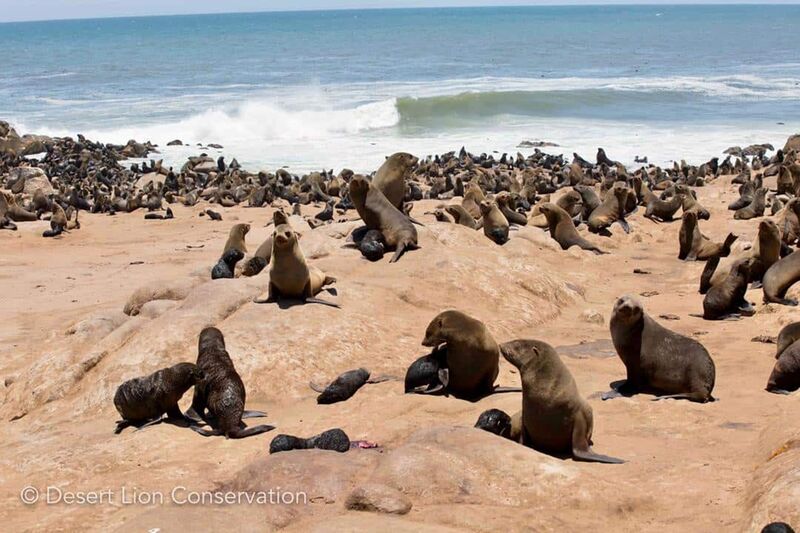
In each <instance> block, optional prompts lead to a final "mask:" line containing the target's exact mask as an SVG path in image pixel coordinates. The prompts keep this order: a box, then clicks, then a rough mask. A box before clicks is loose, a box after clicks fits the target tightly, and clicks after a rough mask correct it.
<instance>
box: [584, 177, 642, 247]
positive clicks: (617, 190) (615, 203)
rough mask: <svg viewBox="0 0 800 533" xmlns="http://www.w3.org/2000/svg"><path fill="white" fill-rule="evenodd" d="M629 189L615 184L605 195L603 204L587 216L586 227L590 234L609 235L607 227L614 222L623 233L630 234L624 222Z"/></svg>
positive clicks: (626, 223) (628, 227)
mask: <svg viewBox="0 0 800 533" xmlns="http://www.w3.org/2000/svg"><path fill="white" fill-rule="evenodd" d="M628 192H629V189H628V187H627V186H625V185H623V184H620V183H618V184H615V185H614V187H612V189H611V190H610V191H609V192H608V194H606V197H605V199H604V200H603V203H601V204H600V205H599V206H598V207H597V209H595V210H594V211H592V214H591V215H589V220H588V221H587V223H586V224H587V225H588V226H589V231H591V232H592V233H599V234H601V235H610V234H611V233H610V232H609V231H608V227H609V226H611V224H613V223H614V222H619V225H620V226H622V229H623V230H624V231H625V233H630V231H631V228H630V226H629V225H628V222H627V221H626V220H625V205H626V203H627V201H628Z"/></svg>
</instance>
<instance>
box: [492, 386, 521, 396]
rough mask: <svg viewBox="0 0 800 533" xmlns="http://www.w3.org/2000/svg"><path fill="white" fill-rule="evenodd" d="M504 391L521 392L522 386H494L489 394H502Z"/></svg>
mask: <svg viewBox="0 0 800 533" xmlns="http://www.w3.org/2000/svg"><path fill="white" fill-rule="evenodd" d="M505 392H522V387H497V386H496V387H494V388H493V389H492V392H491V394H503V393H505Z"/></svg>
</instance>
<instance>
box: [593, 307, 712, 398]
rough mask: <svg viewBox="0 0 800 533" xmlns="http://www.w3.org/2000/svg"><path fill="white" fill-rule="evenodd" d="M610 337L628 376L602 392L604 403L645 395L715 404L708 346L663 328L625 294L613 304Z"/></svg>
mask: <svg viewBox="0 0 800 533" xmlns="http://www.w3.org/2000/svg"><path fill="white" fill-rule="evenodd" d="M611 338H612V340H613V342H614V347H615V348H616V350H617V354H618V355H619V357H620V359H622V362H623V364H624V365H625V368H626V370H627V377H626V379H625V381H624V382H623V383H622V384H618V385H616V386H615V387H614V388H615V391H616V392H611V393H606V394H604V395H603V399H604V400H607V399H609V398H614V397H616V396H620V395H623V396H631V395H633V394H637V393H641V392H645V393H647V392H649V393H653V394H656V395H659V397H660V398H679V399H687V400H691V401H694V402H708V401H710V400H713V398H712V396H711V392H712V391H713V389H714V379H715V368H714V361H713V360H712V359H711V356H710V355H709V354H708V351H707V350H706V349H705V347H704V346H703V345H702V344H700V343H699V342H697V341H695V340H694V339H690V338H689V337H684V336H683V335H679V334H678V333H675V332H674V331H670V330H668V329H667V328H665V327H663V326H662V325H660V324H659V323H658V322H656V321H655V320H653V319H652V318H650V316H649V315H648V314H647V313H645V311H644V308H643V307H642V304H641V303H639V301H638V300H636V299H635V298H633V297H631V296H623V297H622V298H620V299H618V300H617V301H616V303H615V304H614V311H613V312H612V315H611ZM612 386H614V385H612Z"/></svg>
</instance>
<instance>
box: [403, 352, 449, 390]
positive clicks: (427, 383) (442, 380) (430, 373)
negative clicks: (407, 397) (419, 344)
mask: <svg viewBox="0 0 800 533" xmlns="http://www.w3.org/2000/svg"><path fill="white" fill-rule="evenodd" d="M447 382H448V371H447V348H446V347H439V348H434V349H433V351H432V352H431V353H429V354H428V355H423V356H422V357H420V358H419V359H417V360H415V361H414V362H413V363H411V365H410V366H409V367H408V370H406V376H405V380H404V387H405V393H406V394H409V393H417V394H437V393H443V392H445V388H446V387H447Z"/></svg>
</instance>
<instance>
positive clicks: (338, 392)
mask: <svg viewBox="0 0 800 533" xmlns="http://www.w3.org/2000/svg"><path fill="white" fill-rule="evenodd" d="M390 379H392V378H391V377H389V376H382V377H378V378H374V379H370V372H369V370H367V369H366V368H358V369H356V370H349V371H347V372H345V373H344V374H342V375H340V376H339V377H337V378H336V379H334V380H333V381H332V382H331V383H330V384H329V385H328V386H327V387H320V386H319V385H316V384H315V383H310V384H309V386H310V387H311V390H313V391H315V392H318V393H320V394H319V396H317V403H318V404H320V405H327V404H332V403H337V402H343V401H345V400H348V399H350V398H351V397H352V396H353V395H354V394H355V393H356V392H358V390H359V389H360V388H361V387H363V386H364V385H366V384H367V383H370V384H374V383H383V382H384V381H389V380H390Z"/></svg>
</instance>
